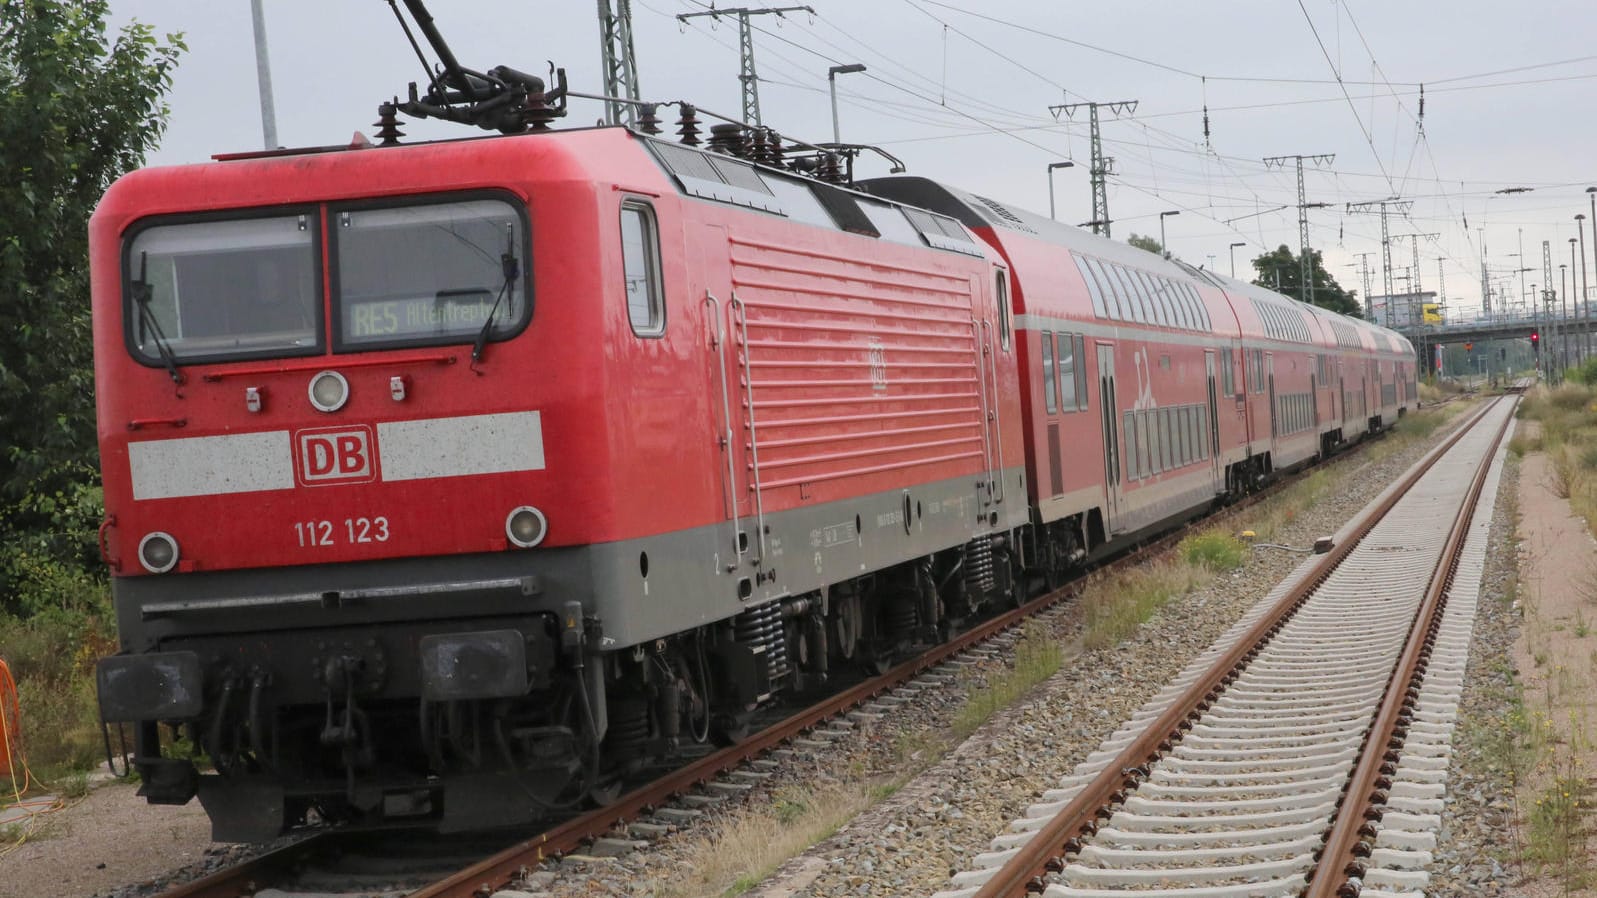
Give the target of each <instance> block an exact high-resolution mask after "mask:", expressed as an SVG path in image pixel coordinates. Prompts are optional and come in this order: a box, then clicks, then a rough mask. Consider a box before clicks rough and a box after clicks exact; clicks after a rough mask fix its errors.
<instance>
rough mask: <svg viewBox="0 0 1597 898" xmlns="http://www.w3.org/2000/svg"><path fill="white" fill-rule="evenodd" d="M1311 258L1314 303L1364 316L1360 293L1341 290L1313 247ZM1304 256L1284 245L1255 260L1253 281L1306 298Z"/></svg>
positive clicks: (1295, 296)
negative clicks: (1358, 295) (1360, 305)
mask: <svg viewBox="0 0 1597 898" xmlns="http://www.w3.org/2000/svg"><path fill="white" fill-rule="evenodd" d="M1309 252H1310V253H1311V256H1310V261H1311V265H1312V267H1313V270H1314V275H1313V282H1314V304H1315V305H1317V306H1319V307H1321V308H1324V309H1330V310H1331V311H1333V312H1341V313H1342V314H1343V315H1348V316H1351V317H1353V318H1363V317H1364V313H1363V309H1361V308H1360V307H1359V303H1358V299H1357V294H1356V293H1355V292H1354V291H1351V290H1344V289H1342V285H1341V284H1338V283H1337V282H1336V278H1334V277H1331V273H1330V272H1328V271H1326V270H1325V265H1324V263H1323V262H1321V260H1320V251H1319V250H1310V251H1309ZM1301 259H1302V257H1301V256H1299V255H1297V254H1296V253H1294V252H1292V250H1291V249H1290V248H1289V247H1287V245H1286V244H1284V243H1283V244H1281V246H1279V247H1277V248H1276V249H1275V251H1274V252H1268V253H1265V254H1264V255H1262V256H1259V257H1258V258H1257V259H1254V260H1253V270H1254V272H1256V273H1257V275H1258V276H1257V277H1255V278H1254V279H1253V283H1254V284H1255V285H1257V286H1260V287H1263V288H1265V289H1267V290H1274V291H1275V292H1277V293H1284V294H1286V295H1287V296H1290V297H1292V298H1293V299H1297V300H1303V299H1304V296H1303V265H1302V262H1301Z"/></svg>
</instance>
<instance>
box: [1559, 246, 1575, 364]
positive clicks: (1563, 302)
mask: <svg viewBox="0 0 1597 898" xmlns="http://www.w3.org/2000/svg"><path fill="white" fill-rule="evenodd" d="M1569 249H1570V252H1574V250H1575V245H1574V244H1573V243H1571V244H1570V245H1569ZM1564 268H1565V265H1564V263H1562V262H1560V263H1558V293H1559V301H1558V314H1559V315H1560V316H1561V317H1562V318H1563V322H1562V323H1563V325H1564V327H1565V328H1566V330H1565V332H1564V335H1563V339H1562V340H1560V341H1559V343H1558V345H1559V347H1560V352H1561V353H1562V354H1561V356H1560V358H1562V359H1563V362H1562V366H1563V368H1564V370H1566V371H1567V370H1569V332H1568V330H1567V328H1568V327H1569V276H1568V275H1567V274H1566V273H1565V271H1564Z"/></svg>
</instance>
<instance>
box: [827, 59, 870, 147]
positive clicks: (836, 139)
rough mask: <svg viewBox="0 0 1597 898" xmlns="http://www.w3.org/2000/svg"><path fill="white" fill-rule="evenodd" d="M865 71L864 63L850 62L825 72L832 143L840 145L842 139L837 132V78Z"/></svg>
mask: <svg viewBox="0 0 1597 898" xmlns="http://www.w3.org/2000/svg"><path fill="white" fill-rule="evenodd" d="M863 71H865V63H863V62H851V63H849V64H848V65H834V66H832V67H831V68H829V69H827V70H826V86H827V88H828V89H829V90H830V91H831V92H832V143H842V142H843V138H842V137H841V136H839V135H838V130H837V76H838V75H852V74H854V73H855V72H863Z"/></svg>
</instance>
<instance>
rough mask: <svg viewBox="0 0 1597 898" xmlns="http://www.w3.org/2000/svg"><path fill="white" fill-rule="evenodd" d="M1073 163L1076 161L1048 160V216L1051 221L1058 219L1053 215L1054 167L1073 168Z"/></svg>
mask: <svg viewBox="0 0 1597 898" xmlns="http://www.w3.org/2000/svg"><path fill="white" fill-rule="evenodd" d="M1075 165H1076V163H1074V162H1070V161H1068V160H1067V161H1065V162H1050V163H1048V218H1049V219H1050V220H1052V221H1058V220H1059V219H1058V218H1057V217H1056V216H1055V215H1054V169H1056V168H1074V167H1075Z"/></svg>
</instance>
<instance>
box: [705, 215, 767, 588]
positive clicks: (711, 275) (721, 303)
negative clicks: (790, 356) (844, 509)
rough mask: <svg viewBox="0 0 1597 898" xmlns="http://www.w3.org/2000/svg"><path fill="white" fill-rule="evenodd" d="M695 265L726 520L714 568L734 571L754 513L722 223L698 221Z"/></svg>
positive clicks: (743, 552)
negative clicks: (699, 286) (743, 433)
mask: <svg viewBox="0 0 1597 898" xmlns="http://www.w3.org/2000/svg"><path fill="white" fill-rule="evenodd" d="M698 228H699V232H698V239H697V240H696V241H694V242H695V243H697V245H698V253H699V258H698V268H699V275H700V278H701V280H702V284H701V287H702V289H701V293H700V296H699V298H698V299H699V302H701V303H702V304H703V306H704V308H703V313H704V326H705V334H704V340H705V347H706V352H705V358H706V360H707V362H708V365H707V369H706V372H705V373H706V376H707V383H708V389H709V394H710V406H711V408H712V409H713V414H712V419H713V420H714V421H715V429H716V432H715V433H714V434H712V435H711V439H712V440H713V441H714V442H715V443H716V444H717V445H718V446H719V448H720V453H721V464H720V465H719V466H718V471H719V475H720V476H719V478H718V479H719V480H720V481H721V497H722V502H721V506H722V514H723V515H724V519H725V520H726V521H727V527H726V536H725V538H724V539H718V540H716V546H717V548H716V566H717V568H719V569H722V570H727V569H732V568H735V567H737V566H739V565H740V564H741V562H742V561H743V560H744V558H745V557H746V556H748V554H749V551H750V548H751V546H750V537H749V533H748V529H749V528H748V527H747V526H745V525H744V520H745V519H747V518H748V517H750V516H752V515H753V514H754V500H753V483H752V482H751V481H750V477H751V476H752V474H751V468H750V467H749V465H748V464H746V463H745V460H744V458H743V456H744V454H745V449H744V442H745V441H744V440H743V439H741V438H740V437H739V434H740V433H742V432H743V430H744V429H743V427H742V424H741V420H742V419H741V415H740V412H739V410H740V409H741V408H742V407H743V402H744V396H743V389H744V386H743V384H744V381H743V378H742V376H741V373H740V372H741V357H742V353H741V351H740V349H739V347H740V346H741V343H740V342H739V340H738V338H737V333H738V332H737V329H736V324H737V317H736V314H735V312H734V310H733V308H732V258H731V243H730V242H729V240H728V238H727V233H726V228H725V226H723V225H716V224H700V225H698Z"/></svg>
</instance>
